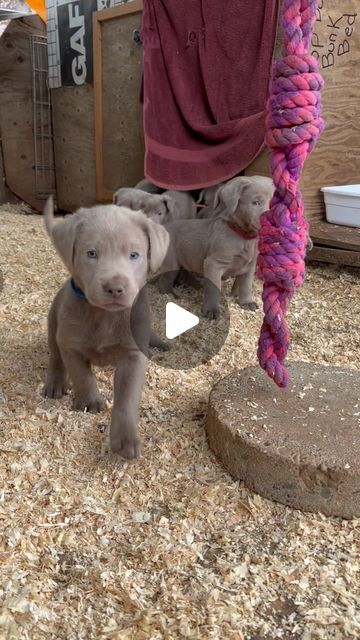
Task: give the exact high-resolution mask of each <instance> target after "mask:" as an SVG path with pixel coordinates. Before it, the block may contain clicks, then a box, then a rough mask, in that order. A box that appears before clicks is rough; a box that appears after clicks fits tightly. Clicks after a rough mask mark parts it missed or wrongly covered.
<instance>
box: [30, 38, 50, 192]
mask: <svg viewBox="0 0 360 640" xmlns="http://www.w3.org/2000/svg"><path fill="white" fill-rule="evenodd" d="M30 48H31V60H32V97H33V131H34V158H35V164H34V171H35V193H36V196H37V198H39V199H44V200H45V199H46V198H47V197H48V196H49V195H51V194H53V195H55V192H56V189H55V167H54V146H53V130H52V115H51V95H50V91H49V84H48V58H47V38H46V36H34V35H33V36H30Z"/></svg>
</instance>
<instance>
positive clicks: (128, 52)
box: [101, 13, 144, 192]
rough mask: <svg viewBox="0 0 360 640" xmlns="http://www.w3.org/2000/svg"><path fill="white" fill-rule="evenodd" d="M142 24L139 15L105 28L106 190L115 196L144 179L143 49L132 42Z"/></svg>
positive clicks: (103, 41)
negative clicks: (133, 35)
mask: <svg viewBox="0 0 360 640" xmlns="http://www.w3.org/2000/svg"><path fill="white" fill-rule="evenodd" d="M140 21H141V14H136V13H135V14H132V15H128V16H124V17H121V18H116V19H114V20H109V21H107V22H103V23H102V26H101V29H102V62H103V68H102V91H103V148H104V187H105V190H107V191H112V192H114V191H115V190H116V189H117V188H118V187H121V186H129V185H134V184H136V182H138V181H139V180H140V179H141V178H142V177H143V176H144V140H143V124H142V109H141V105H140V103H139V96H140V86H141V67H142V64H141V63H142V59H141V47H140V46H139V45H138V44H136V43H135V42H134V41H133V39H132V34H133V31H134V29H138V28H139V26H140ZM119 62H120V64H119Z"/></svg>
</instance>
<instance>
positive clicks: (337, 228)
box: [310, 220, 360, 251]
mask: <svg viewBox="0 0 360 640" xmlns="http://www.w3.org/2000/svg"><path fill="white" fill-rule="evenodd" d="M310 235H311V239H312V241H313V242H314V244H321V245H326V246H329V247H339V248H340V249H348V250H350V251H360V228H356V227H345V226H343V225H340V224H331V223H330V222H326V221H325V220H324V221H323V220H319V221H317V220H316V221H315V220H310Z"/></svg>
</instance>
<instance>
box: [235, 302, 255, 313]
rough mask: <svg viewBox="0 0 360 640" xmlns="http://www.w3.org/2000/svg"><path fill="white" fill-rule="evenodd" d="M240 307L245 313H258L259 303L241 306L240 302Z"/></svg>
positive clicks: (247, 303)
mask: <svg viewBox="0 0 360 640" xmlns="http://www.w3.org/2000/svg"><path fill="white" fill-rule="evenodd" d="M239 306H240V307H241V308H242V309H245V311H256V310H257V309H258V308H259V305H258V304H257V302H245V303H244V304H240V302H239Z"/></svg>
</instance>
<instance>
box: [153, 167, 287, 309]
mask: <svg viewBox="0 0 360 640" xmlns="http://www.w3.org/2000/svg"><path fill="white" fill-rule="evenodd" d="M273 190H274V186H273V182H272V180H271V179H270V178H263V177H260V176H255V177H252V178H248V177H239V178H234V179H233V180H230V181H229V182H228V183H226V184H225V185H221V186H220V187H219V189H218V190H217V192H216V196H215V198H214V208H212V209H211V211H209V213H208V215H209V217H208V218H203V219H196V220H188V221H187V222H186V224H184V223H182V222H181V221H177V222H172V223H170V224H168V225H166V229H167V230H168V232H169V234H170V238H171V242H170V247H169V250H168V252H167V255H166V258H165V260H164V263H163V265H162V267H161V272H162V275H161V276H160V278H159V286H160V290H161V291H162V292H163V293H169V292H172V291H173V285H174V282H175V279H176V276H177V272H178V271H179V269H180V268H182V269H185V270H186V271H188V272H190V273H191V274H195V275H199V276H203V277H204V278H205V286H204V300H203V306H202V313H203V315H204V316H205V317H207V318H209V319H215V318H217V317H218V315H219V304H220V295H221V284H222V281H223V280H225V279H227V278H230V277H232V278H235V282H234V286H233V289H232V295H234V296H235V297H236V299H237V301H238V303H239V304H240V305H241V306H242V307H243V308H247V309H251V310H254V309H256V308H257V305H256V303H255V302H254V301H253V299H252V284H253V280H254V273H255V267H256V257H257V233H258V229H259V225H260V215H261V214H262V213H263V212H264V211H266V210H267V209H268V207H269V203H270V199H271V197H272V194H273Z"/></svg>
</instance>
